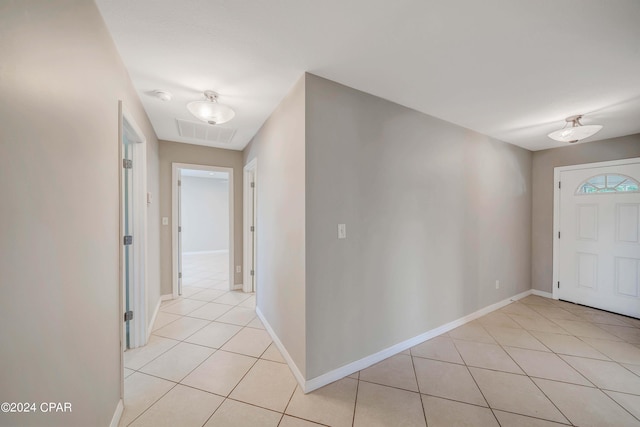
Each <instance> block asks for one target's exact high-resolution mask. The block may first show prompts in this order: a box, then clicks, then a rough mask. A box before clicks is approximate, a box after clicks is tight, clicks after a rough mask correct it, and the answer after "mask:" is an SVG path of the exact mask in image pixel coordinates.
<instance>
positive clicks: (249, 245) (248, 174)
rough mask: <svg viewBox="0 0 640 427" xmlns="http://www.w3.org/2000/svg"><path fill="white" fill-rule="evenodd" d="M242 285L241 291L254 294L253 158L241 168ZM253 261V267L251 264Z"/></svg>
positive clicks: (255, 196)
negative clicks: (252, 227)
mask: <svg viewBox="0 0 640 427" xmlns="http://www.w3.org/2000/svg"><path fill="white" fill-rule="evenodd" d="M243 173H244V176H243V178H244V179H243V184H244V185H243V187H244V188H243V193H242V194H243V198H244V200H243V205H242V207H243V208H242V210H243V227H242V235H243V245H242V247H243V257H242V259H243V260H244V262H243V264H244V265H243V267H242V268H243V271H244V273H243V280H242V282H243V285H242V290H243V291H244V292H255V291H256V288H257V286H256V282H257V274H258V272H257V268H256V241H257V232H256V229H257V227H256V228H254V231H253V232H252V231H251V229H250V227H251V224H253V225H254V226H256V219H257V218H258V214H257V211H258V204H257V199H258V159H257V158H254V159H253V160H251V161H250V162H249V163H247V164H246V165H245V166H244V168H243ZM251 182H253V183H254V186H253V191H251ZM251 260H253V265H252V263H251ZM252 267H253V280H252V278H251V269H252Z"/></svg>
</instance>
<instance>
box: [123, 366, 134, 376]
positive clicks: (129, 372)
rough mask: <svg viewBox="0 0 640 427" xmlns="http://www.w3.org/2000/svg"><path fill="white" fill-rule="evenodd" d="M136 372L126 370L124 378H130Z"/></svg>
mask: <svg viewBox="0 0 640 427" xmlns="http://www.w3.org/2000/svg"><path fill="white" fill-rule="evenodd" d="M134 372H135V371H134V370H133V369H127V368H124V377H125V378H129V377H130V376H131V374H133V373H134Z"/></svg>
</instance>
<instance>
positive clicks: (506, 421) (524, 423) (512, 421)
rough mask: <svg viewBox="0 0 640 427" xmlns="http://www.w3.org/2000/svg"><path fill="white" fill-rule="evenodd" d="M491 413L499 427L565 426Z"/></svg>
mask: <svg viewBox="0 0 640 427" xmlns="http://www.w3.org/2000/svg"><path fill="white" fill-rule="evenodd" d="M493 413H494V414H495V416H496V418H498V421H500V426H502V427H562V426H565V425H566V424H559V423H554V422H553V421H545V420H541V419H538V418H531V417H525V416H524V415H518V414H512V413H509V412H502V411H496V410H494V411H493Z"/></svg>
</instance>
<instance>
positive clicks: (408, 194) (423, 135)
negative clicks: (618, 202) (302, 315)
mask: <svg viewBox="0 0 640 427" xmlns="http://www.w3.org/2000/svg"><path fill="white" fill-rule="evenodd" d="M531 157H532V156H531V152H529V151H527V150H524V149H521V148H518V147H515V146H513V145H509V144H506V143H503V142H500V141H497V140H493V139H490V138H488V137H486V136H483V135H480V134H477V133H475V132H472V131H470V130H467V129H464V128H461V127H458V126H456V125H453V124H451V123H447V122H444V121H442V120H438V119H436V118H433V117H430V116H427V115H424V114H421V113H419V112H416V111H414V110H410V109H408V108H405V107H402V106H400V105H397V104H394V103H391V102H389V101H386V100H384V99H381V98H377V97H374V96H372V95H368V94H366V93H363V92H359V91H357V90H354V89H351V88H348V87H345V86H342V85H339V84H337V83H334V82H331V81H328V80H325V79H322V78H319V77H316V76H313V75H309V74H308V75H307V76H306V156H305V158H306V194H305V197H306V310H307V311H306V322H307V323H306V324H307V333H306V336H307V348H306V354H307V369H306V378H308V379H310V378H314V377H316V376H318V375H321V374H324V373H326V372H328V371H330V370H333V369H336V368H338V367H340V366H343V365H345V364H347V363H350V362H352V361H355V360H358V359H361V358H363V357H365V356H368V355H370V354H372V353H375V352H378V351H380V350H382V349H384V348H387V347H389V346H392V345H394V344H397V343H399V342H402V341H404V340H406V339H409V338H412V337H414V336H416V335H419V334H421V333H424V332H426V331H428V330H430V329H433V328H435V327H437V326H440V325H442V324H444V323H447V322H449V321H452V320H455V319H458V318H460V317H462V316H465V315H467V314H469V313H472V312H474V311H476V310H478V309H481V308H483V307H486V306H488V305H490V304H492V303H495V302H498V301H500V300H503V299H505V298H508V297H510V296H513V295H515V294H518V293H520V292H524V291H526V290H528V289H530V287H531V283H530V273H531V251H530V248H531ZM259 167H260V166H259ZM260 173H261V170H259V174H260ZM338 223H346V225H347V239H346V240H338V239H337V224H338ZM496 280H500V289H499V290H496V289H495V281H496Z"/></svg>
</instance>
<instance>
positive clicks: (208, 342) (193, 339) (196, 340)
mask: <svg viewBox="0 0 640 427" xmlns="http://www.w3.org/2000/svg"><path fill="white" fill-rule="evenodd" d="M241 329H242V326H238V325H230V324H228V323H220V322H211V323H210V324H208V325H207V326H205V327H204V328H202V329H200V330H199V331H198V332H196V333H195V334H193V335H191V336H190V337H188V338H185V341H186V342H190V343H192V344H199V345H205V346H207V347H211V348H220V347H222V346H223V345H224V344H225V343H226V342H227V341H229V340H230V339H231V338H232V337H233V336H234V335H235V334H237V333H238V332H239V331H240V330H241Z"/></svg>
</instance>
